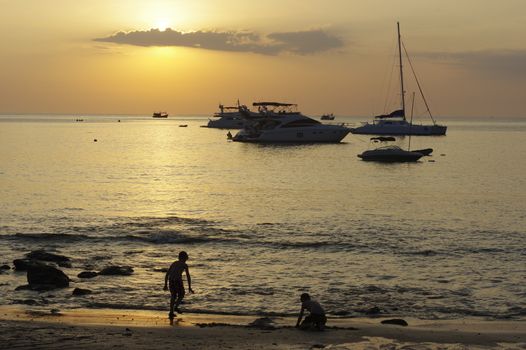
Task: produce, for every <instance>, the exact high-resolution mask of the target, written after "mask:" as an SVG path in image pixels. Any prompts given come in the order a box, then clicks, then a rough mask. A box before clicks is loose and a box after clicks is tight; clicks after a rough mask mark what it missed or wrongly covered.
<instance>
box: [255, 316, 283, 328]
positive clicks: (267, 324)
mask: <svg viewBox="0 0 526 350" xmlns="http://www.w3.org/2000/svg"><path fill="white" fill-rule="evenodd" d="M248 326H249V327H254V328H259V329H276V324H275V323H274V320H273V319H271V318H269V317H262V318H258V319H256V320H254V321H253V322H251V323H249V324H248Z"/></svg>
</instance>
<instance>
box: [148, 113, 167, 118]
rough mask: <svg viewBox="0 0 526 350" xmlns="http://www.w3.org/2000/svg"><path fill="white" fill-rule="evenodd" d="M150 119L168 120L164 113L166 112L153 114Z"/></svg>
mask: <svg viewBox="0 0 526 350" xmlns="http://www.w3.org/2000/svg"><path fill="white" fill-rule="evenodd" d="M152 118H168V113H166V112H153V115H152Z"/></svg>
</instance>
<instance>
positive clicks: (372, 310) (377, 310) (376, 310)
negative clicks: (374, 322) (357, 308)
mask: <svg viewBox="0 0 526 350" xmlns="http://www.w3.org/2000/svg"><path fill="white" fill-rule="evenodd" d="M380 312H381V310H380V308H379V307H378V306H373V307H372V308H370V309H368V310H366V311H365V314H366V315H378V314H379V313H380Z"/></svg>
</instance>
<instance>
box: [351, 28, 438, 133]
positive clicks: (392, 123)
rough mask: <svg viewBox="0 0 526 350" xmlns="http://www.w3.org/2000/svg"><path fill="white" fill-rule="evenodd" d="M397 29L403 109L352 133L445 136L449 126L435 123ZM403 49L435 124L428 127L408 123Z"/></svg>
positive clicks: (353, 130)
mask: <svg viewBox="0 0 526 350" xmlns="http://www.w3.org/2000/svg"><path fill="white" fill-rule="evenodd" d="M397 29H398V58H399V74H400V100H401V101H400V102H401V106H400V107H401V108H399V109H397V110H395V111H393V112H391V113H389V114H382V115H377V116H375V117H374V120H373V121H372V122H367V123H363V125H361V126H359V127H356V128H353V129H352V130H351V133H353V134H366V135H420V136H425V135H445V134H446V131H447V126H445V125H439V124H437V123H436V122H435V119H434V118H433V115H432V114H431V110H430V109H429V105H428V103H427V100H426V98H425V96H424V93H423V91H422V87H421V85H420V82H419V80H418V78H417V77H416V74H415V71H414V69H413V64H412V63H411V60H410V59H409V55H408V54H407V51H406V50H405V47H403V45H402V41H401V40H402V39H401V36H400V24H399V23H397ZM402 47H403V49H404V52H405V56H406V57H407V61H408V62H409V65H410V67H411V71H412V72H413V76H414V78H415V82H416V85H417V86H418V89H419V91H420V95H421V96H422V99H423V101H424V104H425V106H426V109H427V114H428V115H429V117H430V118H431V120H432V122H433V124H428V125H426V124H423V125H421V124H413V122H412V121H411V122H408V121H407V120H406V105H405V89H404V73H403V69H402V67H403V65H402Z"/></svg>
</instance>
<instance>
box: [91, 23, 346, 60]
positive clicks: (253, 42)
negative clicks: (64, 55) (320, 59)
mask: <svg viewBox="0 0 526 350" xmlns="http://www.w3.org/2000/svg"><path fill="white" fill-rule="evenodd" d="M94 40H95V41H99V42H110V43H116V44H126V45H135V46H184V47H194V48H201V49H207V50H216V51H234V52H253V53H258V54H265V55H277V54H279V53H283V52H291V53H295V54H300V55H307V54H314V53H319V52H324V51H328V50H331V49H336V48H340V47H343V45H344V43H343V41H342V40H341V39H339V38H337V37H335V36H332V35H330V34H328V33H326V32H324V31H322V30H320V29H318V30H310V31H299V32H283V33H271V34H268V35H261V34H258V33H254V32H236V31H230V32H217V31H196V32H188V33H183V32H179V31H177V30H173V29H170V28H168V29H166V30H165V31H160V30H158V29H150V30H147V31H132V32H118V33H116V34H114V35H110V36H108V37H105V38H97V39H94Z"/></svg>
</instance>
